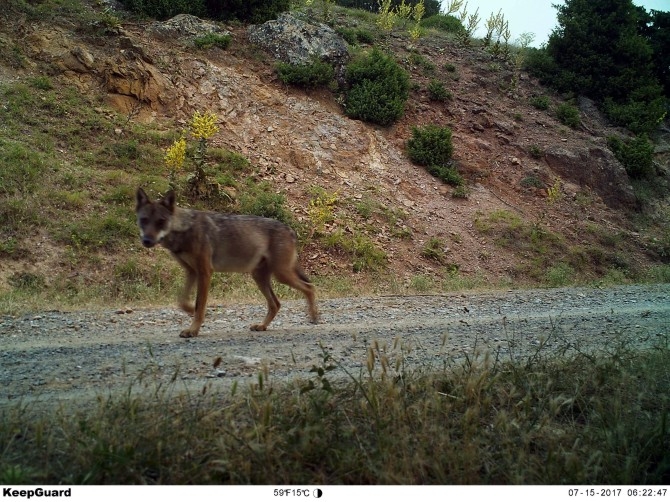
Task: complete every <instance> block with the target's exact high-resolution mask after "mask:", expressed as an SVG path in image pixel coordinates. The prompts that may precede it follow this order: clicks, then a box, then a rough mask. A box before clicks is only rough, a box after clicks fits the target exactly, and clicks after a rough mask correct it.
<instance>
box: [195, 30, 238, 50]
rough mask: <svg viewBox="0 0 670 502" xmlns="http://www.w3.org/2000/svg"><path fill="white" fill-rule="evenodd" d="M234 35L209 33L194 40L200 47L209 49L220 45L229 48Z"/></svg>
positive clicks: (222, 47)
mask: <svg viewBox="0 0 670 502" xmlns="http://www.w3.org/2000/svg"><path fill="white" fill-rule="evenodd" d="M231 39H232V37H231V36H230V35H220V34H218V33H207V34H206V35H203V36H202V37H198V38H196V39H195V40H194V41H193V42H194V43H195V46H196V47H197V48H198V49H209V48H210V47H214V46H216V47H219V48H221V49H227V48H228V46H229V45H230V41H231Z"/></svg>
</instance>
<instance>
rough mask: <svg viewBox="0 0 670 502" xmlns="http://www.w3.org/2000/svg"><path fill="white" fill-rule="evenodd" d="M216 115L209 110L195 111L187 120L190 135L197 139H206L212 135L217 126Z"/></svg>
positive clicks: (217, 128) (215, 131)
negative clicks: (189, 120) (189, 119)
mask: <svg viewBox="0 0 670 502" xmlns="http://www.w3.org/2000/svg"><path fill="white" fill-rule="evenodd" d="M216 120H217V117H216V115H214V114H213V113H211V112H205V113H200V112H195V113H194V114H193V117H192V118H191V122H189V128H190V130H191V135H192V136H193V137H194V138H195V139H198V140H203V139H204V140H207V139H209V138H211V137H212V136H214V135H215V134H216V133H217V132H218V130H219V126H217V125H216Z"/></svg>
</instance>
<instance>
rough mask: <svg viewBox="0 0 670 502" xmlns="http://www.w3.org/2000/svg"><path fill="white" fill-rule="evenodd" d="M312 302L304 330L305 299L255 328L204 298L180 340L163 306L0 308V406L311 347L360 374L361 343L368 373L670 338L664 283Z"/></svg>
mask: <svg viewBox="0 0 670 502" xmlns="http://www.w3.org/2000/svg"><path fill="white" fill-rule="evenodd" d="M319 308H320V312H321V322H320V323H319V324H317V325H312V324H309V322H308V320H307V316H306V313H305V305H304V302H302V301H286V302H284V304H283V307H282V310H281V311H280V313H279V315H278V316H277V318H276V319H275V321H274V322H273V324H272V325H271V326H270V330H269V331H267V332H265V333H258V332H252V331H250V330H249V329H248V327H249V326H250V325H251V324H253V323H255V322H257V321H258V320H260V319H261V318H262V317H263V315H264V313H265V312H264V309H265V307H264V306H263V305H261V304H260V303H258V304H254V305H225V306H212V307H210V308H209V309H208V311H207V317H206V320H205V325H204V326H203V328H202V330H201V332H200V336H199V337H197V338H194V339H188V340H184V339H180V338H179V337H178V333H179V331H180V330H181V329H182V328H183V327H184V326H185V325H186V324H187V323H188V322H189V318H188V316H187V315H186V314H184V313H182V312H181V311H179V310H178V309H176V308H171V307H170V308H167V307H166V308H162V309H134V308H121V309H114V310H100V311H85V312H84V311H75V312H54V311H52V312H39V313H32V314H27V315H22V316H17V317H11V316H5V317H0V403H2V404H0V406H7V405H11V404H12V403H18V402H35V401H37V402H41V403H44V404H49V405H51V404H54V405H55V404H58V403H65V404H68V403H70V404H72V403H75V402H76V403H79V400H80V399H84V398H86V397H88V398H90V397H95V396H100V395H108V394H109V393H113V392H116V391H128V390H129V389H133V390H137V389H140V390H141V389H142V388H143V386H144V385H145V383H146V382H147V381H152V382H154V385H155V383H156V382H157V381H158V382H166V383H167V382H169V381H170V380H171V379H173V378H175V376H176V381H177V383H178V384H179V385H178V386H181V387H183V388H185V389H186V388H188V389H201V388H202V387H203V386H210V387H214V388H226V387H230V386H231V385H232V383H233V382H237V383H238V386H239V385H244V384H246V383H250V382H255V381H257V379H258V375H259V373H263V372H265V375H266V378H267V377H269V378H270V379H271V380H272V381H278V380H282V379H287V378H309V377H310V376H311V374H310V373H309V370H310V369H311V368H312V367H313V366H314V365H316V366H321V365H323V353H324V352H323V351H324V350H325V351H326V352H327V353H328V354H330V355H331V356H332V358H333V361H335V362H336V363H337V364H338V365H340V366H341V367H344V368H346V369H347V371H349V372H350V373H351V374H353V375H358V374H360V372H364V374H367V364H368V353H369V349H370V347H372V348H374V349H375V352H374V353H375V359H376V363H375V371H380V367H379V364H378V363H379V358H380V355H385V356H386V357H387V358H388V360H389V361H391V364H392V366H393V363H394V361H397V360H398V358H401V357H402V359H403V361H404V363H405V365H406V367H415V368H432V367H435V368H442V367H443V366H444V364H445V362H453V361H454V360H456V361H457V360H458V359H459V358H461V359H462V358H465V357H470V358H472V357H474V356H475V355H479V356H482V355H483V354H484V353H485V352H487V351H488V352H490V353H491V354H492V355H493V356H495V357H499V358H501V357H502V358H509V357H516V358H520V357H526V356H528V355H529V354H533V353H536V352H537V351H538V350H542V351H549V352H552V351H554V352H559V353H563V352H565V351H567V353H571V352H574V351H576V350H579V351H583V352H588V353H591V352H593V351H599V350H603V351H614V350H616V348H617V347H618V346H620V345H621V344H627V345H629V346H635V347H654V346H658V345H663V344H667V343H669V342H668V340H669V339H670V284H664V285H642V286H622V287H616V288H609V289H586V288H565V289H541V290H522V291H506V292H491V293H476V294H450V295H440V296H383V297H371V298H341V299H326V300H321V301H320V302H319ZM218 358H220V360H221V362H220V364H219V365H218V366H217V367H216V368H215V367H214V364H213V363H214V361H215V360H216V359H218ZM391 371H393V368H391ZM340 372H341V375H344V372H343V371H342V370H340Z"/></svg>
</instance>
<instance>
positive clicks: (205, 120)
mask: <svg viewBox="0 0 670 502" xmlns="http://www.w3.org/2000/svg"><path fill="white" fill-rule="evenodd" d="M216 121H217V116H216V115H215V114H213V113H211V112H205V113H200V112H198V111H196V112H195V113H194V114H193V116H192V117H191V120H190V121H189V123H188V132H189V133H190V136H191V137H192V138H193V139H196V140H197V141H198V144H197V146H196V148H195V151H194V153H193V164H194V170H193V173H192V174H191V175H190V176H189V179H188V184H189V192H190V193H191V195H192V196H193V197H196V198H197V197H200V196H202V195H211V192H212V183H209V182H208V180H207V175H206V173H205V155H206V153H207V141H208V140H209V139H210V138H211V137H212V136H214V135H215V134H216V133H217V132H218V130H219V126H218V125H217V124H216ZM186 147H187V144H186V138H185V137H184V136H181V137H180V138H179V139H178V140H176V141H175V142H174V143H172V145H171V146H169V147H168V148H167V150H166V153H165V157H164V160H165V164H166V165H167V166H168V168H169V169H170V173H169V182H170V186H171V187H172V188H176V187H175V176H176V173H177V172H178V171H180V170H181V169H182V167H183V165H184V163H185V162H186Z"/></svg>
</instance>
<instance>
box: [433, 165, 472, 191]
mask: <svg viewBox="0 0 670 502" xmlns="http://www.w3.org/2000/svg"><path fill="white" fill-rule="evenodd" d="M426 171H428V172H429V173H430V174H432V175H433V176H435V177H436V178H438V179H441V180H442V181H444V182H445V183H447V184H448V185H452V186H455V187H459V186H463V185H464V184H465V181H463V177H462V176H461V175H460V174H459V172H458V170H457V169H456V168H455V167H453V166H440V165H435V166H426Z"/></svg>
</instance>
